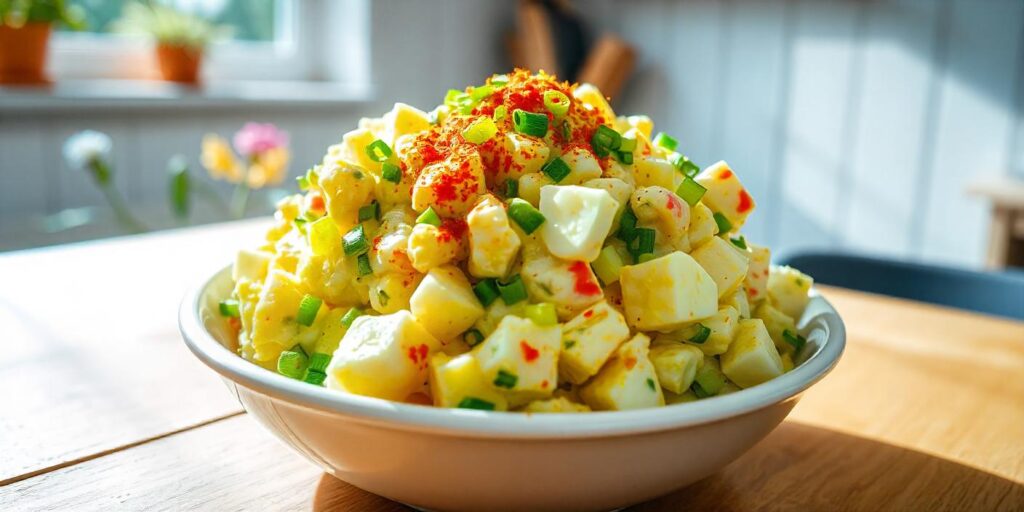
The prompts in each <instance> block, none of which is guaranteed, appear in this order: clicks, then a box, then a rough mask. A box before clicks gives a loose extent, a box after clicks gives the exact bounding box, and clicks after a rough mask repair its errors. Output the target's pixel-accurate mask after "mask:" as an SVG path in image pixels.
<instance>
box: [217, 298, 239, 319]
mask: <svg viewBox="0 0 1024 512" xmlns="http://www.w3.org/2000/svg"><path fill="white" fill-rule="evenodd" d="M217 306H218V307H219V309H220V316H226V317H230V318H238V316H239V312H238V301H237V300H235V299H224V300H222V301H220V304H218V305H217Z"/></svg>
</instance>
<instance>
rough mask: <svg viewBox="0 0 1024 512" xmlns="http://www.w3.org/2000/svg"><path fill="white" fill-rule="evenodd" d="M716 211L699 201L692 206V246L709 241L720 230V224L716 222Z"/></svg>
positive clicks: (689, 233)
mask: <svg viewBox="0 0 1024 512" xmlns="http://www.w3.org/2000/svg"><path fill="white" fill-rule="evenodd" d="M714 215H715V214H714V212H712V211H711V209H710V208H708V207H707V206H705V205H704V203H697V205H696V206H693V207H692V208H690V227H689V232H688V235H689V238H690V247H699V246H701V245H704V244H705V243H707V241H708V240H711V238H712V237H714V236H715V233H717V232H718V224H716V223H715V217H714Z"/></svg>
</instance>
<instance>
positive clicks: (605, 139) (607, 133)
mask: <svg viewBox="0 0 1024 512" xmlns="http://www.w3.org/2000/svg"><path fill="white" fill-rule="evenodd" d="M620 145H622V135H619V132H617V131H615V130H613V129H612V128H611V127H610V126H607V125H603V124H602V125H601V126H598V127H597V130H595V131H594V136H593V137H591V138H590V146H591V147H592V148H594V153H595V154H596V155H597V156H599V157H602V158H604V157H606V156H608V154H609V153H611V152H612V151H615V150H618V149H619V146H620Z"/></svg>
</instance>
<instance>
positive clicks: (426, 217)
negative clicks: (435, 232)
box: [416, 206, 441, 226]
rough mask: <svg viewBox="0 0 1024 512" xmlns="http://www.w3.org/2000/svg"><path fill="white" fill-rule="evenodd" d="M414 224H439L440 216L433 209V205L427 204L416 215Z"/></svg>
mask: <svg viewBox="0 0 1024 512" xmlns="http://www.w3.org/2000/svg"><path fill="white" fill-rule="evenodd" d="M416 224H430V225H431V226H440V225H441V217H439V216H438V215H437V212H435V211H434V207H433V206H428V207H427V209H426V210H423V213H421V214H420V216H419V217H416Z"/></svg>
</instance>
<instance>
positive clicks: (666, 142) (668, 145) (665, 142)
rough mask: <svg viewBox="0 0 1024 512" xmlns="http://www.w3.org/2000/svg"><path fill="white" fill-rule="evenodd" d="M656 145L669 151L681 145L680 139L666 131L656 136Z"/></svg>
mask: <svg viewBox="0 0 1024 512" xmlns="http://www.w3.org/2000/svg"><path fill="white" fill-rule="evenodd" d="M654 145H655V146H659V147H663V148H665V149H667V150H669V151H675V150H676V147H677V146H679V141H677V140H676V139H674V138H673V137H672V136H670V135H669V134H667V133H665V132H661V133H658V135H655V136H654Z"/></svg>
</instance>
